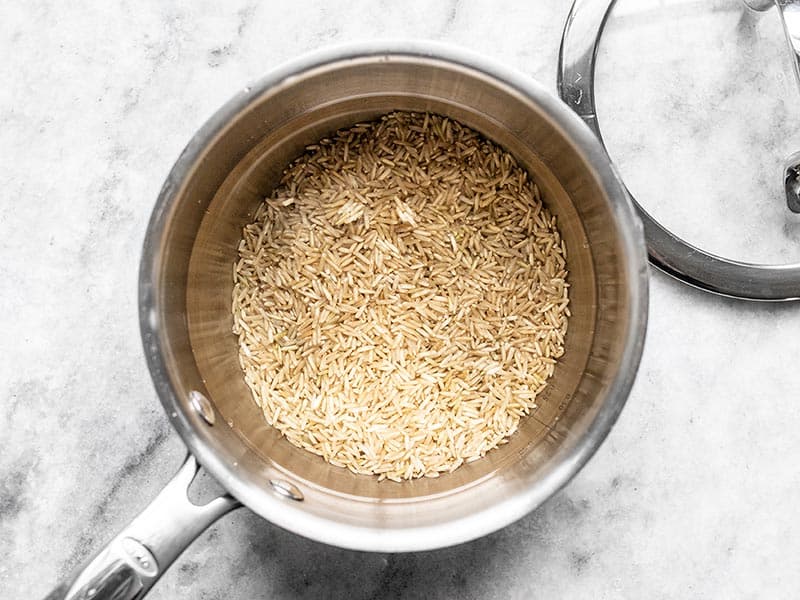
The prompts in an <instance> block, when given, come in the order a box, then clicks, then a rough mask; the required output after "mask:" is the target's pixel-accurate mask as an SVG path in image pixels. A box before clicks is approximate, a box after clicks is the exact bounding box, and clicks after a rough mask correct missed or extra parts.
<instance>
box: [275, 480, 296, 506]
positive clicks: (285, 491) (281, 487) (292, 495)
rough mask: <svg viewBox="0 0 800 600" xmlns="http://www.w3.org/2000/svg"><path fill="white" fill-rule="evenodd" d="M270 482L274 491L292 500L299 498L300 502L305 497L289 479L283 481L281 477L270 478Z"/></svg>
mask: <svg viewBox="0 0 800 600" xmlns="http://www.w3.org/2000/svg"><path fill="white" fill-rule="evenodd" d="M269 484H270V485H271V486H272V491H273V492H275V493H276V494H278V495H279V496H283V497H284V498H289V499H290V500H297V501H298V502H299V501H301V500H302V499H303V494H302V492H300V490H298V489H297V486H295V485H292V484H291V483H289V482H288V481H283V480H281V479H270V480H269Z"/></svg>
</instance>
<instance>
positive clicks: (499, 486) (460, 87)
mask: <svg viewBox="0 0 800 600" xmlns="http://www.w3.org/2000/svg"><path fill="white" fill-rule="evenodd" d="M392 110H414V111H430V112H434V113H439V114H442V115H447V116H449V117H452V118H453V119H456V120H458V121H461V122H462V123H464V124H466V125H468V126H470V127H472V128H474V129H476V130H478V131H480V132H482V133H483V134H485V135H486V136H487V137H489V138H491V139H493V140H494V141H496V142H498V143H499V144H500V145H502V146H503V147H505V148H506V149H507V150H509V151H510V152H511V153H512V154H514V155H515V156H516V157H517V159H518V160H519V161H520V163H521V164H522V165H524V166H525V167H526V168H527V169H528V170H529V171H530V172H531V174H532V175H533V177H534V178H535V180H536V181H537V182H538V184H539V186H540V188H541V189H542V191H543V193H544V197H545V199H546V203H547V205H548V207H549V208H550V210H551V211H552V212H553V213H554V214H556V215H557V217H558V223H559V226H560V229H561V232H562V234H563V238H564V240H565V241H566V245H567V252H568V268H569V272H570V275H569V283H570V285H571V288H570V296H571V305H570V307H571V310H572V318H571V322H570V325H569V332H568V335H567V337H566V352H565V354H564V357H563V358H562V359H561V360H560V362H559V363H558V366H557V367H556V371H555V374H554V376H553V378H552V380H551V381H550V383H549V385H548V387H547V389H546V390H545V392H544V393H543V394H542V395H541V396H540V397H539V398H538V400H537V403H538V405H539V408H538V409H537V410H536V411H535V412H534V413H533V414H532V416H530V417H528V418H526V419H524V420H523V422H522V424H521V426H520V429H519V431H518V432H517V433H515V434H514V435H513V436H512V437H511V439H510V441H509V443H508V444H506V445H504V446H501V447H500V448H498V449H496V450H493V451H492V452H490V453H489V454H488V455H487V456H486V458H483V459H481V460H479V461H476V462H473V463H470V464H467V465H464V466H462V467H461V468H459V469H458V470H456V471H455V472H453V473H450V474H447V475H443V476H441V477H439V478H436V479H430V478H424V479H419V480H415V481H410V482H405V483H394V482H391V481H382V482H380V483H378V481H377V479H376V478H371V477H366V476H360V475H354V474H352V473H350V472H349V471H347V470H346V469H341V468H338V467H333V466H330V465H329V464H327V463H325V462H324V461H323V460H322V459H321V458H319V457H318V456H315V455H313V454H310V453H308V452H306V451H304V450H300V449H298V448H296V447H294V446H292V445H291V444H290V443H289V442H287V441H286V440H285V439H283V438H282V437H281V436H280V435H279V434H278V433H277V431H276V430H274V429H272V428H271V427H269V426H268V425H267V424H266V423H265V422H264V419H263V416H262V414H261V411H260V409H259V408H258V407H257V406H256V404H255V403H254V401H253V400H252V397H251V395H250V392H249V390H248V388H247V387H246V385H245V383H244V379H243V376H242V372H241V370H240V367H239V364H238V358H237V352H238V346H237V341H236V339H235V337H234V336H233V334H232V333H231V325H232V317H231V314H230V303H231V287H232V264H233V261H234V258H235V256H236V247H237V243H238V240H239V238H240V235H241V231H242V226H243V225H245V224H246V223H248V222H249V221H250V220H251V217H252V215H253V214H254V211H255V209H256V207H257V205H258V204H259V203H260V202H261V201H262V200H263V198H264V197H265V196H266V195H268V194H269V193H270V191H271V189H272V188H273V186H274V185H275V184H276V182H277V181H278V179H279V177H280V175H281V172H282V170H283V169H284V167H285V166H286V165H287V163H288V162H289V161H290V160H291V159H293V158H294V157H296V156H297V155H298V154H299V153H300V152H301V151H302V150H303V148H304V146H306V145H307V144H310V143H313V142H314V141H316V140H318V139H320V138H322V137H324V136H326V135H328V134H330V133H331V132H333V131H335V130H336V129H338V128H342V127H347V126H350V125H353V124H354V123H356V122H358V121H364V120H369V119H373V118H375V117H378V116H379V115H382V114H384V113H387V112H389V111H392ZM139 314H140V320H141V331H142V339H143V342H144V349H145V354H146V356H147V362H148V364H149V367H150V372H151V374H152V378H153V382H154V383H155V387H156V390H157V392H158V395H159V397H160V399H161V403H162V404H163V406H164V410H165V411H166V413H167V416H168V417H169V419H170V421H171V422H172V424H173V426H174V427H175V429H176V430H177V431H178V433H179V434H180V436H181V437H182V438H183V440H184V442H185V443H186V445H187V446H188V448H189V452H190V454H189V458H187V460H186V462H185V464H184V465H183V466H182V467H181V469H180V470H179V471H178V474H177V475H176V476H175V477H174V478H173V479H172V481H170V482H169V483H168V484H167V485H166V487H165V488H164V490H163V491H162V492H161V493H160V494H159V495H158V496H157V497H156V499H155V500H153V502H152V503H151V504H150V505H149V506H148V507H147V508H145V509H144V511H142V513H141V514H140V515H139V516H137V517H136V518H135V519H134V520H133V521H132V522H131V523H130V524H129V525H128V526H127V527H126V528H125V529H124V530H123V531H122V532H121V533H120V534H119V535H118V536H117V537H116V538H114V539H113V540H112V541H111V542H110V543H109V544H108V545H107V546H106V547H105V548H104V549H103V550H101V551H100V553H99V554H97V555H96V556H95V557H94V558H93V559H92V560H91V561H90V562H89V563H88V564H87V565H85V566H84V567H83V568H82V569H81V570H80V571H79V572H78V573H77V574H76V576H75V577H74V578H73V579H72V580H71V581H69V582H67V583H65V584H63V585H62V586H60V587H59V588H58V589H57V590H55V591H54V592H53V593H52V594H51V595H50V596H48V598H51V599H55V598H59V599H61V598H70V599H76V598H94V599H97V598H115V599H129V598H140V597H141V596H143V595H144V594H145V593H146V592H147V590H148V589H149V588H150V587H151V586H152V585H153V583H154V582H155V581H156V580H157V579H158V577H159V576H160V575H161V574H162V573H163V572H164V571H165V570H166V569H167V568H168V567H169V565H170V564H171V563H172V562H173V560H175V558H176V557H177V556H178V555H179V554H180V553H181V552H182V551H183V550H184V549H185V548H186V547H187V546H188V545H189V544H190V543H191V542H192V540H194V539H195V537H197V535H199V534H200V533H201V532H202V531H203V530H204V529H205V528H206V527H208V526H209V525H210V524H211V523H213V522H214V521H215V520H216V519H217V518H218V517H219V516H221V515H223V514H225V513H226V512H228V511H229V510H231V509H233V508H235V507H237V506H239V503H241V504H243V505H245V506H246V507H248V508H249V509H250V510H252V511H254V512H256V513H257V514H259V515H261V516H262V517H264V518H265V519H268V520H270V521H272V522H273V523H275V524H277V525H279V526H281V527H284V528H286V529H289V530H291V531H293V532H295V533H298V534H300V535H304V536H306V537H309V538H312V539H315V540H319V541H320V542H325V543H328V544H334V545H337V546H341V547H345V548H353V549H359V550H370V551H382V552H399V551H412V550H426V549H431V548H438V547H442V546H448V545H451V544H456V543H459V542H464V541H467V540H471V539H474V538H477V537H479V536H482V535H485V534H487V533H490V532H492V531H495V530H497V529H499V528H501V527H503V526H505V525H507V524H509V523H511V522H512V521H514V520H516V519H519V518H520V517H522V516H523V515H525V514H526V513H528V512H529V511H531V510H533V509H534V508H536V507H537V506H539V505H540V504H541V503H542V502H544V501H545V500H546V499H547V498H548V497H549V496H551V495H552V494H553V493H554V492H556V491H557V490H558V489H559V488H561V487H562V486H563V485H564V484H565V483H567V481H569V479H570V478H571V477H572V476H573V475H575V473H576V472H577V471H578V470H579V469H580V468H581V467H582V466H583V464H584V463H585V462H586V461H587V460H588V459H589V457H590V456H591V455H592V454H593V453H594V452H595V450H596V449H597V447H598V446H599V445H600V443H601V442H602V441H603V439H604V438H605V436H606V434H607V433H608V431H609V429H610V428H611V426H612V425H613V423H614V421H615V420H616V419H617V416H618V415H619V412H620V410H621V409H622V407H623V405H624V403H625V400H626V398H627V396H628V393H629V390H630V388H631V385H632V383H633V379H634V375H635V373H636V369H637V366H638V363H639V358H640V355H641V352H642V345H643V343H644V334H645V326H646V318H647V259H646V253H645V244H644V240H643V237H642V228H641V225H640V222H639V220H638V218H637V216H636V214H635V212H634V209H633V206H632V204H631V202H630V200H629V199H628V196H627V195H626V192H625V190H624V187H623V186H622V184H621V183H620V181H619V179H618V177H617V175H616V173H615V171H614V169H613V168H612V165H611V164H610V162H609V160H608V158H607V157H606V153H605V152H604V150H603V147H602V146H601V145H600V143H599V142H598V141H597V139H596V138H595V137H594V135H593V134H592V132H591V131H590V130H589V128H588V127H587V126H586V125H585V124H584V123H583V122H582V121H581V119H580V118H579V117H578V116H577V115H575V114H574V113H573V112H572V111H571V110H570V109H569V108H568V107H567V106H566V105H565V104H563V103H562V102H561V101H560V100H559V99H558V98H556V97H555V96H554V95H552V94H550V93H548V92H546V91H545V90H544V89H543V88H542V87H540V86H539V85H537V84H535V83H534V82H533V81H531V80H529V79H528V78H526V77H524V76H522V75H520V74H518V73H515V72H513V71H510V70H508V69H506V68H503V67H500V66H498V65H495V64H492V63H490V62H488V61H486V60H485V59H483V58H480V57H477V56H474V55H472V54H468V53H465V52H464V51H460V50H455V49H452V48H447V47H442V46H439V45H430V44H424V45H415V44H409V43H406V44H402V45H389V46H386V45H383V46H363V45H362V46H357V47H353V46H351V47H348V48H345V49H339V50H336V51H328V52H325V53H322V54H316V55H314V56H312V57H310V58H306V59H303V60H300V61H297V62H294V63H292V64H290V65H287V66H285V67H283V68H282V69H280V70H278V71H276V72H274V73H273V74H271V75H270V76H268V77H266V78H265V79H263V80H261V81H259V82H258V83H257V84H255V85H253V86H252V87H248V88H246V89H244V90H243V91H241V92H240V93H239V94H237V95H236V96H235V97H234V98H233V99H232V100H230V101H229V102H228V103H227V104H226V105H225V106H223V107H222V108H221V109H220V110H219V111H218V112H217V113H216V114H215V115H214V116H213V117H212V118H211V119H210V120H209V121H208V122H207V123H206V124H205V125H204V126H203V127H202V129H200V131H199V132H198V133H197V134H196V135H195V136H194V137H193V138H192V140H191V141H190V142H189V145H188V146H187V147H186V149H185V150H184V151H183V154H181V156H180V158H179V159H178V161H177V162H176V163H175V166H174V167H173V169H172V171H171V173H170V174H169V177H168V178H167V180H166V182H165V183H164V187H163V189H162V190H161V194H160V196H159V198H158V201H157V203H156V206H155V208H154V210H153V214H152V218H151V220H150V224H149V227H148V230H147V237H146V239H145V243H144V250H143V254H142V261H141V271H140V284H139ZM198 464H200V465H202V466H203V468H205V469H207V470H208V472H209V473H210V474H211V475H212V476H213V477H214V478H216V480H217V481H218V482H219V483H220V484H221V485H222V486H223V487H224V488H225V489H226V490H227V491H228V492H229V493H230V495H226V496H222V497H219V498H216V499H215V500H213V501H211V502H210V503H208V504H206V505H204V506H196V505H194V504H192V503H191V502H190V501H189V500H188V498H187V489H188V486H189V484H190V483H191V481H192V479H193V478H194V476H195V474H196V472H197V470H198V468H199V467H198Z"/></svg>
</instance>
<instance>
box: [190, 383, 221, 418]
mask: <svg viewBox="0 0 800 600" xmlns="http://www.w3.org/2000/svg"><path fill="white" fill-rule="evenodd" d="M189 404H190V405H191V407H192V408H193V409H194V410H195V412H196V413H197V414H199V415H200V416H201V417H203V420H204V421H205V422H206V423H208V424H209V425H213V424H214V418H215V417H214V407H213V406H211V401H210V400H209V399H208V398H206V397H205V396H204V395H203V394H201V393H200V392H198V391H196V390H192V391H191V392H189Z"/></svg>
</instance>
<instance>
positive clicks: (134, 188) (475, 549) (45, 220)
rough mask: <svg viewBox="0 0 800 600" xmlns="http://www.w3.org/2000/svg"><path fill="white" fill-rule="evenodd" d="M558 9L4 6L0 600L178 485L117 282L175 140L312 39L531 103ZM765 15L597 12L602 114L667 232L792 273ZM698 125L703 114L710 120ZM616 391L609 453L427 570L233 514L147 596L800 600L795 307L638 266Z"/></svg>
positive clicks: (130, 295) (789, 120)
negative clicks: (473, 76) (480, 73)
mask: <svg viewBox="0 0 800 600" xmlns="http://www.w3.org/2000/svg"><path fill="white" fill-rule="evenodd" d="M569 4H570V2H569V0H547V1H546V2H505V3H499V2H488V1H483V2H473V1H469V2H468V1H467V0H460V1H459V0H454V1H452V2H427V3H426V2H389V1H385V2H368V1H366V0H351V1H349V2H337V3H329V2H322V1H313V2H305V3H294V2H282V3H278V2H246V1H244V0H232V1H230V2H225V3H220V2H213V1H210V0H207V1H205V2H188V1H187V2H180V3H166V2H160V1H156V0H149V1H142V2H137V3H130V2H121V1H115V2H99V1H97V2H94V3H91V2H80V3H77V2H76V3H62V2H55V1H54V0H43V1H39V2H14V3H10V2H3V3H0V51H2V54H3V60H1V61H0V81H2V82H3V83H2V85H0V190H2V191H1V192H0V299H1V300H2V307H3V311H2V316H0V348H1V354H2V357H3V360H2V361H0V545H1V546H2V548H3V552H2V558H1V559H0V598H9V599H10V598H23V597H26V598H36V597H41V596H43V595H44V594H45V593H46V592H47V591H48V590H49V588H50V587H51V586H52V585H54V584H55V583H56V582H57V580H58V579H59V578H61V577H63V576H65V575H66V574H67V573H68V572H69V570H70V569H71V568H72V567H74V566H75V565H76V564H77V563H79V562H80V561H81V560H83V559H84V558H85V557H87V555H88V554H89V553H90V552H92V550H93V549H95V548H96V547H97V546H98V544H99V543H101V542H102V541H104V540H106V539H108V538H109V537H110V536H111V535H112V534H113V533H114V532H115V531H116V530H118V529H119V528H120V527H121V526H122V525H123V524H124V523H125V522H126V521H127V520H128V519H129V518H130V517H131V516H132V515H133V514H135V512H136V511H137V510H138V509H139V508H141V507H142V506H143V504H145V503H146V501H147V500H148V498H150V497H151V496H152V495H153V494H155V492H156V491H157V490H158V489H159V487H160V486H161V485H162V484H163V483H164V482H165V481H166V480H167V479H168V478H169V477H170V476H171V474H172V472H173V470H174V469H175V468H177V466H178V464H179V462H180V460H181V458H182V454H183V448H182V445H181V442H180V441H179V439H178V437H177V435H176V434H175V433H174V432H173V431H172V430H171V429H170V427H169V425H168V424H167V421H166V419H165V417H164V415H163V414H162V411H161V408H160V405H159V403H158V400H157V398H156V396H155V394H154V392H153V389H152V386H151V384H150V380H149V377H148V372H147V368H146V366H145V363H144V359H143V356H142V351H141V349H140V342H139V335H138V327H137V321H136V270H137V263H138V258H139V248H140V244H141V241H142V237H143V233H144V228H145V224H146V221H147V218H148V216H149V212H150V209H151V206H152V204H153V202H154V199H155V197H156V195H157V192H158V189H159V187H160V186H161V182H162V180H163V178H164V177H165V175H166V173H167V172H168V170H169V168H170V167H171V164H172V162H173V160H174V159H175V158H176V157H177V155H178V153H179V152H180V150H181V148H182V147H183V145H184V144H185V142H186V141H187V140H188V139H189V137H190V135H191V134H192V133H193V132H194V130H195V129H197V128H198V127H199V125H200V124H201V123H202V122H203V121H204V120H205V119H206V118H207V117H208V116H209V115H210V114H211V113H212V112H213V111H214V110H215V109H216V108H217V107H218V106H219V105H220V104H221V103H222V102H224V101H225V100H226V99H227V98H228V96H230V95H231V94H232V93H233V92H234V91H236V90H238V89H240V88H241V87H243V86H244V85H245V84H246V83H247V82H248V81H250V80H252V79H255V78H257V77H258V76H259V75H261V74H263V73H264V72H265V71H267V70H268V69H270V68H271V67H273V66H275V65H277V64H279V63H281V62H282V61H284V60H286V59H289V58H292V57H295V56H297V55H298V54H300V53H303V52H305V51H308V50H311V49H314V48H318V47H321V46H324V45H327V44H331V43H334V42H342V41H348V40H356V39H365V38H388V37H392V38H397V37H415V38H429V39H437V40H444V41H448V42H452V43H455V44H461V45H465V46H469V47H471V48H472V49H473V50H477V51H479V52H482V53H484V54H486V55H489V56H490V57H493V58H495V59H497V60H500V61H503V62H505V63H507V64H510V65H513V66H515V67H517V68H519V69H520V70H522V71H524V72H525V73H527V74H528V75H530V76H532V77H535V78H537V79H539V80H540V81H542V82H543V83H544V84H545V85H547V86H549V87H550V88H551V89H553V90H554V87H555V86H554V83H555V68H556V58H557V52H558V43H559V39H560V34H561V29H562V26H563V22H564V19H565V17H566V15H567V12H568V9H569ZM783 43H784V42H783V40H782V38H781V32H780V28H779V25H778V21H777V16H776V15H775V14H774V13H771V14H767V15H765V16H764V17H762V18H761V19H754V18H752V17H750V16H748V17H744V18H743V17H742V16H741V11H740V9H739V3H738V2H737V1H736V0H727V1H721V0H720V1H711V2H709V1H700V0H696V1H689V0H686V1H682V0H674V1H670V2H665V1H661V2H658V1H655V0H646V1H644V0H620V2H619V6H618V13H617V15H616V17H615V18H613V19H612V21H611V23H610V25H609V30H608V37H607V38H606V42H605V43H604V45H603V47H602V49H601V56H600V64H599V72H598V87H599V94H600V97H599V99H598V103H599V111H600V117H601V120H602V123H603V129H604V131H605V132H606V135H607V138H608V142H609V146H610V147H611V149H612V153H613V154H614V156H615V158H616V160H617V161H618V163H619V165H620V168H621V171H622V173H623V175H624V176H625V179H626V180H627V181H628V183H629V184H630V186H631V188H632V189H633V190H634V192H635V193H636V194H637V195H639V196H640V200H641V201H642V203H643V204H644V205H645V206H647V207H648V208H650V209H651V210H653V211H654V212H655V214H656V215H657V216H658V217H659V218H662V219H663V220H664V221H665V222H666V223H667V224H668V225H670V226H672V227H674V228H675V229H676V230H677V231H678V232H680V233H682V234H685V235H686V236H687V237H688V238H689V239H690V240H692V241H694V242H696V243H699V244H701V245H704V246H705V247H706V248H708V249H710V250H714V251H717V252H721V253H726V254H728V255H730V256H733V257H738V258H747V257H751V258H753V259H757V260H766V261H774V262H786V261H789V260H798V259H800V220H798V218H797V217H796V216H792V215H790V214H789V213H788V212H787V211H786V209H785V206H784V201H783V198H782V190H781V183H780V180H779V164H780V162H781V160H782V158H783V157H784V156H785V155H787V154H788V153H789V152H791V151H794V150H798V149H800V129H799V128H798V123H800V108H798V107H800V101H799V100H800V96H799V95H798V92H797V90H796V88H795V85H794V82H793V81H792V78H791V71H790V65H789V61H788V59H787V57H786V55H785V54H784V49H783ZM712 108H713V110H711V109H712ZM651 295H652V301H651V313H650V314H651V317H650V327H649V332H648V338H647V344H646V348H645V353H644V358H643V361H642V365H641V369H640V371H639V377H638V380H637V383H636V385H635V388H634V390H633V393H632V394H631V397H630V399H629V401H628V405H627V407H626V409H625V411H624V412H623V414H622V417H621V419H620V420H619V423H618V424H617V426H616V427H615V428H614V430H613V431H612V433H611V435H610V436H609V437H608V440H607V441H606V443H605V444H604V445H603V447H602V448H601V449H600V451H599V452H598V453H597V455H596V456H595V457H594V459H593V460H592V461H591V462H590V463H589V464H588V465H587V467H586V468H585V469H584V470H583V471H582V472H581V473H580V474H579V475H578V476H577V477H576V478H575V480H574V481H573V482H572V483H571V484H570V485H568V486H567V487H566V488H565V489H564V490H563V491H562V492H560V493H559V494H557V495H556V496H555V497H554V498H553V499H551V500H550V501H549V502H548V503H547V504H546V505H545V506H543V507H542V508H541V509H540V510H538V511H536V512H535V513H533V514H531V515H529V516H528V517H526V518H524V519H522V520H521V521H519V522H517V523H515V524H513V525H512V526H510V527H508V528H506V529H504V530H502V531H500V532H498V533H496V534H494V535H490V536H488V537H486V538H484V539H481V540H478V541H475V542H473V543H469V544H465V545H462V546H458V547H455V548H451V549H446V550H441V551H436V552H429V553H423V554H405V555H376V554H362V553H357V552H348V551H343V550H338V549H335V548H331V547H327V546H322V545H320V544H316V543H313V542H310V541H308V540H305V539H302V538H299V537H297V536H294V535H292V534H289V533H287V532H285V531H282V530H279V529H278V528H276V527H274V526H272V525H270V524H269V523H267V522H265V521H263V520H261V519H259V518H257V517H255V516H254V515H253V514H252V513H249V512H248V511H246V510H239V511H236V512H234V513H232V514H231V515H229V516H227V517H225V518H223V519H222V520H221V521H220V522H219V523H218V524H217V525H215V526H214V527H212V528H211V529H210V530H209V531H208V532H206V533H205V534H204V535H203V536H202V537H201V538H200V539H199V540H198V541H197V542H196V543H195V544H194V545H193V546H192V547H191V548H190V550H189V551H187V552H186V553H185V554H184V555H183V556H182V557H181V559H180V560H179V561H178V563H177V564H176V565H175V566H174V567H173V569H172V570H171V571H170V572H169V573H168V574H167V575H166V576H165V577H164V578H163V579H162V580H161V581H160V582H159V583H158V585H157V586H156V588H154V590H153V593H152V596H151V597H153V598H160V599H167V598H170V599H171V598H201V599H211V598H231V599H233V598H241V599H253V598H347V599H353V600H355V599H361V598H364V599H366V598H384V597H385V598H399V597H404V598H405V597H408V598H497V599H500V598H531V597H549V598H557V597H570V598H617V597H620V598H722V597H725V598H756V597H759V598H760V597H769V598H778V597H792V596H793V595H794V594H795V593H796V590H797V589H798V588H800V569H798V568H797V556H798V555H799V554H800V517H798V510H797V507H798V506H800V469H798V467H797V459H798V457H799V456H800V436H798V434H797V432H798V431H800V408H798V406H800V405H799V404H798V401H800V374H799V373H800V371H799V370H798V368H797V357H798V349H799V348H800V345H799V343H798V339H800V305H797V304H794V305H781V306H778V305H771V306H767V305H755V304H745V303H740V302H735V301H731V300H724V299H720V298H714V297H710V296H707V295H704V294H702V293H700V292H697V291H694V290H691V289H688V288H686V287H683V286H682V285H679V284H678V283H676V282H675V281H672V280H670V279H668V278H666V277H664V276H662V275H660V274H658V273H653V276H652V289H651Z"/></svg>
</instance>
